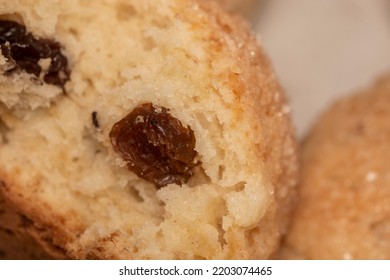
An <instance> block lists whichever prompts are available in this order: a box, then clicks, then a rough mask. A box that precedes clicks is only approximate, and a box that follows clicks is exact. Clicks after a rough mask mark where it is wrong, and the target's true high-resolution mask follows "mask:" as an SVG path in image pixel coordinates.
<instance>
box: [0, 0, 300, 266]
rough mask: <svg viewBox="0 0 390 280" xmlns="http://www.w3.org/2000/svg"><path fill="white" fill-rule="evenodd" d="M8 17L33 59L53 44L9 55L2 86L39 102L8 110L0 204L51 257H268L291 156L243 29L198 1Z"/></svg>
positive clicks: (286, 129)
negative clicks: (24, 222)
mask: <svg viewBox="0 0 390 280" xmlns="http://www.w3.org/2000/svg"><path fill="white" fill-rule="evenodd" d="M0 15H4V16H0V18H2V17H4V18H5V19H7V20H8V21H10V20H11V21H12V22H16V23H17V24H19V25H20V26H21V27H18V30H22V31H20V32H19V33H18V34H22V36H21V37H23V36H24V37H26V36H27V37H29V38H30V39H29V40H30V41H29V42H33V44H32V46H31V44H30V45H28V44H27V46H26V48H28V49H32V52H35V53H37V52H38V51H37V50H40V49H41V47H40V46H41V44H43V43H45V42H46V43H47V44H48V45H49V48H50V46H53V45H54V46H55V48H54V50H52V51H50V50H47V52H48V53H50V54H52V55H49V56H48V57H46V58H45V57H43V58H41V56H40V55H38V54H37V55H36V56H35V57H34V58H33V59H30V57H29V55H25V56H22V58H23V59H21V58H20V56H15V55H14V54H13V53H12V52H8V53H6V54H4V52H3V58H2V59H3V60H4V61H5V62H6V63H8V64H9V65H11V66H9V67H13V68H15V69H14V70H13V71H11V72H8V73H3V77H2V78H3V79H5V80H7V83H9V84H14V85H15V87H16V88H17V87H18V86H19V85H21V84H22V83H25V82H26V80H27V81H28V83H31V84H33V87H34V88H36V89H37V91H39V90H40V89H42V92H40V91H39V94H38V95H39V98H38V101H36V100H37V98H36V94H35V91H34V92H30V90H28V88H27V89H24V90H20V91H18V92H16V93H15V92H14V91H10V92H9V93H8V94H4V96H6V97H4V96H3V97H1V99H0V100H1V105H0V118H1V128H0V131H1V139H2V141H1V144H0V166H1V168H0V180H1V187H0V194H1V197H2V198H3V200H4V201H6V202H7V203H8V204H10V205H12V206H13V211H15V213H17V214H18V215H21V216H23V217H25V219H27V220H28V221H30V222H29V230H28V232H26V233H27V234H29V235H30V236H31V237H32V238H34V239H35V240H36V242H37V243H38V244H41V246H42V248H43V249H45V250H46V251H47V253H48V254H49V255H50V256H52V257H54V258H74V259H253V258H270V257H272V256H273V253H274V252H275V250H276V249H277V248H278V246H279V244H280V238H281V236H282V235H283V234H284V233H285V230H286V227H287V224H288V221H289V213H290V210H291V208H292V207H293V205H294V198H295V185H296V180H297V162H296V142H295V138H294V131H293V126H292V122H291V120H290V116H289V113H288V112H289V110H288V104H287V100H286V97H285V95H284V94H283V92H282V90H281V88H280V87H279V85H278V83H277V81H276V78H275V76H274V73H273V71H272V69H271V66H270V63H269V61H268V59H267V57H266V56H265V55H264V53H263V52H262V50H261V47H260V46H258V45H257V43H256V40H255V37H254V35H253V34H252V33H251V32H250V31H249V30H250V28H249V27H248V26H247V24H246V23H245V22H243V21H242V20H241V19H239V18H236V17H235V16H233V15H230V14H227V13H226V12H224V11H223V10H222V8H220V6H218V5H216V4H214V3H204V2H203V1H202V2H197V1H192V0H186V1H183V0H180V1H178V0H168V1H161V2H159V3H158V5H157V4H156V1H148V0H145V1H134V0H105V1H103V0H101V1H82V0H71V1H56V2H53V1H43V0H42V1H23V5H22V4H21V1H12V2H9V1H0ZM10 15H11V16H12V17H11V19H10ZM5 19H4V20H5ZM3 22H4V21H3ZM7 24H9V23H7ZM15 26H17V25H15ZM23 28H25V30H23ZM15 32H16V31H15ZM29 34H30V35H29ZM3 36H4V35H3ZM15 40H16V39H15ZM16 41H17V40H16ZM21 41H22V43H23V44H25V41H28V40H27V39H21ZM13 44H14V45H18V44H19V43H13V42H11V41H10V40H8V41H7V40H3V41H2V45H1V46H2V50H3V49H5V50H12V45H13ZM36 45H38V47H37V46H36ZM42 48H46V47H42ZM53 53H54V54H53ZM46 55H47V54H46ZM59 58H61V59H59ZM41 59H43V60H45V63H46V67H43V64H42V62H41ZM58 60H60V61H62V63H59V64H58V63H57V62H58ZM20 61H21V63H20ZM24 61H27V62H28V63H31V62H33V63H38V65H39V66H40V67H41V68H40V72H39V74H38V75H36V73H34V72H29V71H28V69H27V70H26V69H24V68H23V67H21V66H23V65H25V64H26V62H24ZM65 61H66V62H65ZM28 63H27V64H28ZM20 65H21V66H20ZM31 67H33V68H34V67H35V68H36V69H39V68H38V67H36V66H31ZM8 69H9V68H8ZM53 69H54V70H56V71H54V70H53ZM37 72H38V71H37ZM53 73H54V74H55V75H54V74H53ZM47 74H49V75H50V76H55V77H57V78H54V80H56V81H60V82H58V83H52V84H51V83H48V82H47V80H45V76H46V75H47ZM20 76H23V77H22V78H19V77H20ZM0 87H2V84H0ZM6 89H7V87H2V88H1V90H0V92H5V91H6ZM47 92H49V93H47ZM13 95H16V97H15V100H14V101H12V102H11V101H9V100H8V99H9V98H13ZM9 96H12V97H9Z"/></svg>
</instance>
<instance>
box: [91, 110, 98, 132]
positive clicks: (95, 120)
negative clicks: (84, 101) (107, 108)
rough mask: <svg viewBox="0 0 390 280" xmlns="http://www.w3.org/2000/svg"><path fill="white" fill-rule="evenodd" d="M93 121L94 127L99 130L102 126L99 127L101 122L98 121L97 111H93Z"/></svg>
mask: <svg viewBox="0 0 390 280" xmlns="http://www.w3.org/2000/svg"><path fill="white" fill-rule="evenodd" d="M91 119H92V124H93V126H94V127H96V128H99V127H100V125H99V121H98V119H97V112H96V111H93V112H92V114H91Z"/></svg>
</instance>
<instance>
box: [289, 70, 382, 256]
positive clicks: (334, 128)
mask: <svg viewBox="0 0 390 280" xmlns="http://www.w3.org/2000/svg"><path fill="white" fill-rule="evenodd" d="M389 104H390V76H387V77H385V78H383V79H382V80H381V81H379V82H378V83H376V84H375V85H374V86H373V87H371V88H369V89H367V90H363V91H361V92H358V93H356V94H354V95H351V96H350V97H347V98H344V99H342V100H340V101H338V102H336V103H335V104H334V105H333V106H332V107H331V108H329V110H328V111H327V112H326V113H325V114H324V115H323V116H322V117H321V118H320V120H319V121H318V122H317V124H316V125H315V126H314V128H313V130H312V131H311V132H310V134H309V135H308V137H307V138H306V139H305V141H304V143H303V155H302V157H303V158H302V160H303V162H302V181H301V183H300V186H299V193H300V203H299V206H298V209H297V212H296V214H295V217H294V219H293V226H292V228H291V232H290V233H289V236H288V238H287V248H288V249H289V250H291V251H290V253H293V255H291V256H290V257H298V258H309V259H389V258H390V241H389V240H390V230H389V229H390V219H389V217H390V176H389V167H388V159H389V157H390V122H389V120H390V107H389Z"/></svg>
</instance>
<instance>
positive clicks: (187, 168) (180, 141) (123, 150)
mask: <svg viewBox="0 0 390 280" xmlns="http://www.w3.org/2000/svg"><path fill="white" fill-rule="evenodd" d="M168 111H169V110H168V109H166V108H163V107H154V106H153V104H152V103H145V104H142V105H139V106H138V107H136V108H135V109H134V110H133V111H132V112H131V113H130V114H128V115H127V116H126V117H125V118H123V119H122V120H120V121H119V122H117V123H116V124H115V125H114V126H113V127H112V129H111V131H110V139H111V143H112V145H113V147H114V150H115V151H116V152H117V153H119V154H120V156H121V157H122V158H123V160H124V161H125V162H126V163H127V166H128V168H129V170H131V171H133V172H134V173H136V174H137V175H138V176H140V177H142V178H144V179H146V180H147V181H149V182H151V183H153V184H155V185H156V186H157V187H163V186H166V185H168V184H170V183H176V184H180V185H181V184H183V183H186V182H187V181H188V180H189V178H190V177H191V176H192V175H193V168H194V167H195V166H196V164H197V163H196V162H195V157H196V155H197V152H196V151H195V136H194V132H193V131H192V129H191V128H190V127H189V126H188V127H187V128H185V127H183V125H182V124H181V122H180V121H179V120H178V119H176V118H174V117H173V116H172V115H171V114H169V113H168Z"/></svg>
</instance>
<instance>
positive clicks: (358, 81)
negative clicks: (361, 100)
mask: <svg viewBox="0 0 390 280" xmlns="http://www.w3.org/2000/svg"><path fill="white" fill-rule="evenodd" d="M258 1H260V3H261V5H259V7H258V12H257V13H256V15H255V16H254V25H255V29H256V30H257V32H258V34H259V35H260V38H261V41H262V43H263V45H265V47H266V50H267V52H268V54H269V56H270V57H271V59H272V62H273V65H274V68H275V69H276V72H277V74H278V76H279V78H280V81H281V83H282V85H283V87H284V89H285V91H286V92H287V94H288V96H289V99H290V102H291V107H292V112H293V116H294V121H295V124H296V127H297V131H298V135H299V136H300V137H302V136H303V135H305V133H306V132H307V131H308V129H309V128H310V127H311V125H312V123H313V121H314V120H315V119H316V118H318V116H319V115H320V114H321V112H323V110H324V109H325V108H327V107H328V106H329V104H331V103H332V102H333V101H334V100H335V99H337V98H339V97H341V96H344V95H348V94H351V93H352V92H354V91H355V90H358V89H361V88H364V87H367V86H369V85H370V84H371V83H373V82H374V81H375V80H376V79H377V78H379V77H380V76H382V75H383V74H384V73H385V72H387V71H389V72H390V0H258Z"/></svg>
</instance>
